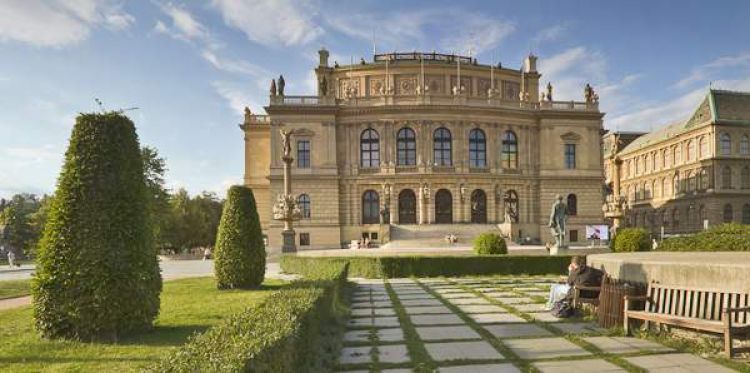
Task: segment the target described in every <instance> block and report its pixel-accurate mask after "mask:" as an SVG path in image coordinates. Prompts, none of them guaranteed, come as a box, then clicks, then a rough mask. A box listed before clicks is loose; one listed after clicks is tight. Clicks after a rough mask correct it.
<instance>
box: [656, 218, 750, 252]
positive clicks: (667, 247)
mask: <svg viewBox="0 0 750 373" xmlns="http://www.w3.org/2000/svg"><path fill="white" fill-rule="evenodd" d="M657 250H659V251H750V226H747V225H741V224H735V223H732V224H722V225H717V226H714V227H711V228H710V229H708V230H706V231H703V232H700V233H696V234H694V235H692V236H683V237H672V238H667V239H666V240H664V241H662V242H661V243H660V244H659V246H658V249H657Z"/></svg>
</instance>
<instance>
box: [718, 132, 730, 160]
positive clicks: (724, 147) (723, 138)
mask: <svg viewBox="0 0 750 373" xmlns="http://www.w3.org/2000/svg"><path fill="white" fill-rule="evenodd" d="M719 149H720V150H721V155H730V154H732V137H731V136H729V134H728V133H722V134H721V135H719Z"/></svg>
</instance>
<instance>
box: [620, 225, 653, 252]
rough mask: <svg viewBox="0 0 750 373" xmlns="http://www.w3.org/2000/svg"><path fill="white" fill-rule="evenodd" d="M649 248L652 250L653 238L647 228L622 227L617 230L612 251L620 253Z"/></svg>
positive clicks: (647, 249)
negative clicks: (650, 237)
mask: <svg viewBox="0 0 750 373" xmlns="http://www.w3.org/2000/svg"><path fill="white" fill-rule="evenodd" d="M649 250H651V240H650V239H649V234H648V232H647V231H646V230H645V229H642V228H621V229H618V230H617V233H616V234H615V241H614V243H613V245H612V251H614V252H618V253H619V252H632V251H649Z"/></svg>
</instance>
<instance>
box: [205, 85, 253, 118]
mask: <svg viewBox="0 0 750 373" xmlns="http://www.w3.org/2000/svg"><path fill="white" fill-rule="evenodd" d="M211 85H212V86H213V87H214V90H216V93H218V94H219V96H221V97H222V98H224V100H225V101H226V102H227V105H228V106H229V107H230V108H232V110H234V112H235V113H236V114H238V115H244V113H245V106H249V107H250V110H252V112H253V113H256V114H258V113H263V112H265V110H264V109H263V106H262V105H260V104H258V102H257V101H256V100H255V99H254V98H253V96H252V95H251V94H250V93H249V90H247V89H244V88H242V87H240V86H238V85H237V84H235V83H230V82H225V81H216V82H213V83H211Z"/></svg>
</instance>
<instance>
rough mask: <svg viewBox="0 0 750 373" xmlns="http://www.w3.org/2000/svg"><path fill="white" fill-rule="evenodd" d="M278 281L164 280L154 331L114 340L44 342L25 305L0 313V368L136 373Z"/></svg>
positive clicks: (265, 292) (276, 285)
mask: <svg viewBox="0 0 750 373" xmlns="http://www.w3.org/2000/svg"><path fill="white" fill-rule="evenodd" d="M283 284H284V283H283V282H282V281H278V280H266V282H264V283H263V287H262V288H261V289H260V290H255V291H247V290H221V291H219V290H217V289H216V284H215V282H214V279H213V278H212V277H206V278H192V279H182V280H175V281H169V282H165V283H164V291H163V292H162V295H161V310H160V313H159V318H158V319H157V321H156V326H155V328H154V330H152V331H150V332H146V333H142V334H139V335H133V336H129V337H127V338H123V339H122V340H120V341H119V343H117V344H104V343H83V342H71V341H51V340H45V339H42V338H40V337H39V336H38V335H37V333H36V331H35V330H34V327H33V318H32V313H31V308H30V307H23V308H18V309H12V310H7V311H1V312H0V371H8V372H38V371H45V372H49V371H53V372H54V371H89V372H123V371H137V370H139V369H141V368H143V367H144V366H147V365H149V364H151V363H154V362H156V361H158V359H159V358H160V357H161V356H162V355H164V354H165V353H166V352H167V351H169V350H170V349H172V348H173V347H176V346H180V345H182V344H183V343H185V341H186V340H187V338H188V337H189V336H190V335H192V334H193V333H196V332H203V331H205V330H206V329H208V328H210V327H211V326H213V325H216V324H218V323H219V322H221V321H222V320H223V319H225V318H226V317H227V316H229V315H231V314H233V313H236V312H239V311H241V310H243V309H245V308H247V307H248V306H251V305H254V304H258V303H259V302H260V301H261V300H262V299H264V298H265V297H266V296H268V295H269V294H270V293H271V292H272V291H273V290H275V289H278V288H280V287H281V286H283Z"/></svg>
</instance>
